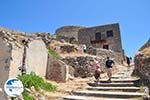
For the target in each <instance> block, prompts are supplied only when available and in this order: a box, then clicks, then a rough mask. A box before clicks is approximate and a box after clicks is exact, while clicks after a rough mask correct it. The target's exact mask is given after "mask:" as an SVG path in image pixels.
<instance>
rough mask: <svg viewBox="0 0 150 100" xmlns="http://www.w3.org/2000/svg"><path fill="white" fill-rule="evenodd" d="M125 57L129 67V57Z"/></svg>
mask: <svg viewBox="0 0 150 100" xmlns="http://www.w3.org/2000/svg"><path fill="white" fill-rule="evenodd" d="M126 59H127V64H128V67H130V58H129V57H126Z"/></svg>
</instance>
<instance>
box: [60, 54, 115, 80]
mask: <svg viewBox="0 0 150 100" xmlns="http://www.w3.org/2000/svg"><path fill="white" fill-rule="evenodd" d="M94 59H97V61H98V62H99V64H100V66H101V72H102V73H104V72H105V71H106V68H105V61H106V58H104V57H102V56H99V57H97V56H90V55H87V56H77V57H66V58H63V61H64V62H65V63H66V64H67V65H68V66H69V67H71V68H70V70H69V74H70V75H73V76H75V77H82V78H85V77H91V76H93V74H94V71H95V68H94V66H91V65H90V64H89V62H90V61H91V60H94ZM116 64H117V62H116Z"/></svg>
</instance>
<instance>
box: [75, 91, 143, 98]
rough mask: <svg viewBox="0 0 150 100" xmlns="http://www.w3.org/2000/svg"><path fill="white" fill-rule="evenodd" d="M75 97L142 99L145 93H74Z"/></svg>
mask: <svg viewBox="0 0 150 100" xmlns="http://www.w3.org/2000/svg"><path fill="white" fill-rule="evenodd" d="M73 94H74V95H80V96H94V97H107V98H110V97H111V98H134V97H142V96H144V94H143V93H137V92H115V91H113V92H108V91H88V90H83V91H73Z"/></svg>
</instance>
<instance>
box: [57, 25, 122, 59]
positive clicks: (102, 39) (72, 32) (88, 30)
mask: <svg viewBox="0 0 150 100" xmlns="http://www.w3.org/2000/svg"><path fill="white" fill-rule="evenodd" d="M55 34H56V35H57V37H59V36H64V37H68V38H76V39H77V40H78V43H79V44H85V45H86V46H87V47H88V48H90V47H92V49H94V50H95V51H93V52H95V53H93V54H98V53H96V52H98V49H100V48H102V49H106V50H111V51H114V52H116V53H118V54H119V56H121V58H120V59H123V58H124V51H123V49H122V43H121V33H120V28H119V24H118V23H114V24H107V25H100V26H94V27H78V26H77V27H76V26H64V27H61V28H59V29H58V30H57V31H56V33H55Z"/></svg>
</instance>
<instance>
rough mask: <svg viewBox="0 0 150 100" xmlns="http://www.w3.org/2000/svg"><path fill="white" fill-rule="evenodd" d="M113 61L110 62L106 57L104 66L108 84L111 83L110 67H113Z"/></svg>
mask: <svg viewBox="0 0 150 100" xmlns="http://www.w3.org/2000/svg"><path fill="white" fill-rule="evenodd" d="M113 64H115V63H114V61H113V60H111V59H110V58H109V57H107V60H106V62H105V66H106V68H107V76H108V78H109V79H108V82H111V77H112V67H113Z"/></svg>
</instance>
